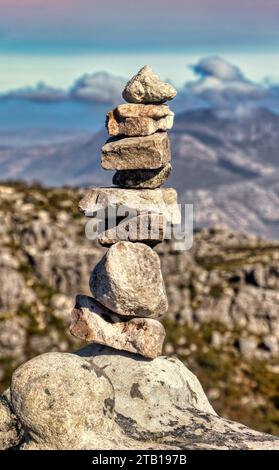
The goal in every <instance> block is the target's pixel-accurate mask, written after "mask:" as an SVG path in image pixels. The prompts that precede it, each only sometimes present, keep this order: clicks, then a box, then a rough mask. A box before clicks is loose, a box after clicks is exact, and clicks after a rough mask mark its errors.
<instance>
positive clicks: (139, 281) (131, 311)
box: [70, 66, 180, 358]
mask: <svg viewBox="0 0 279 470" xmlns="http://www.w3.org/2000/svg"><path fill="white" fill-rule="evenodd" d="M175 95H176V91H175V89H174V88H173V87H172V86H171V85H169V84H167V83H164V82H162V81H161V79H160V78H159V77H158V76H157V75H155V74H154V73H153V71H152V70H151V68H150V67H148V66H145V67H143V68H142V69H141V70H140V71H139V72H138V73H137V75H135V76H134V77H133V78H132V79H131V80H130V81H129V82H128V83H127V85H126V87H125V89H124V91H123V98H124V99H125V100H126V101H127V102H128V104H126V103H125V104H120V105H119V106H117V107H116V108H115V109H114V110H112V111H110V112H109V113H108V114H107V122H106V127H107V130H108V133H109V135H110V138H109V140H108V141H107V142H106V144H105V145H104V146H103V148H102V155H101V165H102V167H103V168H104V169H105V170H116V173H115V174H114V176H113V184H114V185H115V186H114V187H110V188H95V189H91V190H89V191H88V192H87V193H86V194H85V196H84V197H83V199H82V200H81V201H80V204H79V208H80V210H81V211H82V212H83V213H84V214H85V216H87V217H96V205H98V208H101V209H103V211H104V212H103V213H104V214H105V221H104V222H105V226H104V230H103V231H99V232H98V241H99V243H100V244H101V245H103V246H106V247H109V249H108V251H107V253H106V254H105V255H104V257H103V258H102V259H101V260H100V262H99V263H98V264H97V266H95V268H94V269H93V271H92V273H91V277H90V282H89V285H90V290H91V292H92V296H93V298H92V297H88V296H84V295H78V296H77V298H76V305H75V308H74V310H73V312H72V316H71V318H72V322H71V326H70V331H71V333H72V334H73V335H74V336H75V337H77V338H80V339H82V340H85V341H89V342H95V343H99V344H102V345H106V346H109V347H111V348H114V349H117V350H124V351H129V352H132V353H137V354H140V355H142V356H144V357H147V358H155V357H157V356H159V355H160V354H161V352H162V346H163V341H164V338H165V330H164V327H163V325H162V324H161V322H160V321H158V320H157V319H158V318H161V317H162V316H163V315H164V314H165V313H166V311H167V308H168V301H167V297H166V292H165V286H164V281H163V278H162V273H161V267H160V260H159V256H158V254H157V253H156V252H155V251H154V250H153V249H152V248H153V247H154V246H155V245H156V244H158V243H160V242H161V241H163V239H164V238H165V234H166V227H167V226H172V225H173V224H177V223H179V222H180V211H179V209H178V206H177V193H176V191H175V190H174V189H172V188H161V186H162V185H163V184H164V182H165V181H166V180H167V178H168V176H169V174H170V172H171V168H172V167H171V163H170V160H171V153H170V142H169V137H168V134H167V130H168V129H171V127H172V125H173V118H174V113H173V112H172V111H170V109H169V107H168V106H167V105H166V104H164V103H165V102H166V101H167V100H171V99H172V98H174V97H175ZM112 206H113V207H114V208H116V210H117V209H120V210H121V208H122V209H123V208H124V209H125V210H126V209H127V210H128V212H129V214H130V213H132V214H133V216H132V217H129V218H128V219H127V218H125V220H123V217H122V218H121V217H119V216H118V218H117V219H115V220H116V223H115V224H114V226H110V225H111V224H110V223H109V222H110V215H109V214H110V213H109V208H111V207H112ZM123 215H124V214H123Z"/></svg>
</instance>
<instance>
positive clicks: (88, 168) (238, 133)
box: [0, 109, 279, 238]
mask: <svg viewBox="0 0 279 470" xmlns="http://www.w3.org/2000/svg"><path fill="white" fill-rule="evenodd" d="M65 139H66V135H65ZM106 139H107V133H106V131H105V129H104V130H101V131H99V132H97V133H95V134H93V135H90V134H88V135H87V134H86V133H80V134H77V135H76V137H75V138H74V139H73V138H71V139H67V140H66V141H65V142H63V138H62V139H60V140H59V141H58V142H57V138H56V141H55V139H54V140H53V141H52V139H51V135H50V137H49V140H50V143H49V144H48V145H40V144H36V145H33V146H31V147H27V146H24V147H20V146H19V145H15V146H11V145H10V146H7V145H6V146H2V147H1V145H0V171H1V173H0V174H1V177H0V178H1V180H24V181H29V182H30V181H39V182H41V183H42V184H43V185H45V186H62V185H69V186H93V185H110V184H111V177H112V174H113V173H112V172H107V171H104V170H102V169H101V168H100V161H99V155H100V149H101V147H102V145H103V144H104V142H105V140H106ZM171 141H172V155H173V162H174V169H173V172H172V174H171V176H170V178H169V180H168V186H174V187H175V188H176V189H177V190H178V192H179V194H180V196H181V200H182V201H184V200H185V199H186V201H187V202H193V203H194V204H195V220H196V224H197V225H198V226H200V225H202V226H204V225H206V226H208V225H211V224H212V223H213V222H214V223H216V222H217V223H226V224H227V225H230V226H231V227H232V228H234V229H243V230H248V231H250V232H255V233H260V234H262V235H265V236H267V237H271V238H274V237H275V238H277V237H279V178H278V176H279V151H278V149H279V116H278V115H276V114H273V113H272V112H270V111H268V110H266V109H255V110H254V111H253V112H250V114H249V115H246V116H244V117H243V118H239V117H236V116H235V115H234V114H233V113H232V115H231V116H223V115H220V113H216V112H214V111H213V110H210V109H201V110H195V111H191V112H185V113H181V114H178V115H177V116H176V119H175V125H174V128H173V130H172V131H171Z"/></svg>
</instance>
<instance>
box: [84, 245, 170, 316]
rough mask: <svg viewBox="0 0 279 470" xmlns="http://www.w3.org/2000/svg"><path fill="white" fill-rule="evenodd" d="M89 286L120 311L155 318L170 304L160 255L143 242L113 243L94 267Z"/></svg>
mask: <svg viewBox="0 0 279 470" xmlns="http://www.w3.org/2000/svg"><path fill="white" fill-rule="evenodd" d="M90 289H91V292H92V295H93V297H94V298H95V299H96V300H97V301H98V302H100V303H101V304H103V305H105V306H106V307H107V308H109V309H111V310H112V311H113V312H116V313H118V314H119V315H125V316H138V317H154V318H156V317H160V316H162V315H164V314H165V313H166V311H167V308H168V301H167V297H166V292H165V286H164V281H163V278H162V273H161V268H160V259H159V256H158V255H157V253H155V252H154V251H153V250H152V249H151V248H150V247H148V246H146V245H144V244H143V243H131V242H119V243H116V244H115V245H112V246H111V247H110V248H109V250H108V251H107V253H106V254H105V256H104V257H103V258H102V259H101V261H100V262H99V263H98V264H97V266H96V267H95V268H94V269H93V271H92V273H91V276H90Z"/></svg>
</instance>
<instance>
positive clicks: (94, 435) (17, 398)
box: [11, 353, 167, 450]
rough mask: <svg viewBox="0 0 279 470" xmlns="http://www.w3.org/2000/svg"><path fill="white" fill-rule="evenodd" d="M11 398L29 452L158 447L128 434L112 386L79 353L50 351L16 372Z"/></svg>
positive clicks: (103, 375)
mask: <svg viewBox="0 0 279 470" xmlns="http://www.w3.org/2000/svg"><path fill="white" fill-rule="evenodd" d="M11 400H12V404H13V408H14V410H15V414H16V416H17V419H18V421H19V422H20V423H21V424H22V425H23V428H24V442H23V444H22V446H21V449H23V450H62V449H65V450H71V449H80V450H86V449H102V450H105V449H107V450H112V449H121V448H124V449H133V448H138V449H141V448H155V447H154V444H153V447H152V444H151V445H149V443H148V444H147V447H146V445H144V447H143V445H142V444H141V443H140V442H136V441H134V440H133V438H131V439H130V438H129V436H125V434H124V433H123V432H122V431H121V428H120V427H119V426H118V424H117V423H116V421H115V420H114V389H113V386H112V384H111V382H110V381H109V379H108V378H107V376H106V375H105V373H104V372H103V371H102V370H101V369H99V368H98V367H97V366H95V365H94V364H92V363H91V364H90V363H89V362H88V361H87V360H86V359H83V358H81V357H78V356H77V355H74V354H68V353H64V354H63V353H47V354H43V355H41V356H37V357H35V358H34V359H32V360H31V361H29V362H27V363H25V364H23V365H22V366H21V367H19V369H17V370H16V371H15V373H14V374H13V377H12V383H11ZM159 448H167V447H166V446H160V445H159Z"/></svg>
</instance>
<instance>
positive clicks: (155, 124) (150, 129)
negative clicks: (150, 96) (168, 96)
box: [106, 111, 173, 137]
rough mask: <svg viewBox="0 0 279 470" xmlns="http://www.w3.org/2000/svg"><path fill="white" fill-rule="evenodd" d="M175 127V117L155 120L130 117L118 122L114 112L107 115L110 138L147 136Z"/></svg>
mask: <svg viewBox="0 0 279 470" xmlns="http://www.w3.org/2000/svg"><path fill="white" fill-rule="evenodd" d="M172 126H173V116H166V117H162V118H161V119H158V120H155V119H152V118H150V117H131V118H130V117H129V118H126V119H125V120H123V121H120V122H118V121H117V120H116V119H115V116H114V114H113V111H110V112H109V113H108V115H107V123H106V127H107V130H108V133H109V135H110V136H114V137H116V136H122V135H125V136H130V137H134V136H146V135H151V134H154V133H155V132H157V131H167V130H168V129H171V128H172Z"/></svg>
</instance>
